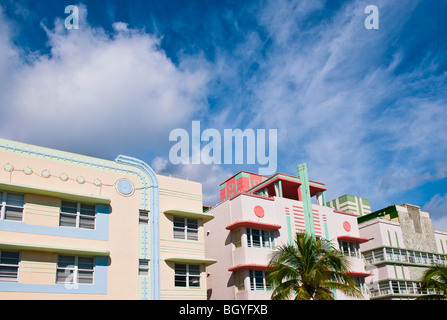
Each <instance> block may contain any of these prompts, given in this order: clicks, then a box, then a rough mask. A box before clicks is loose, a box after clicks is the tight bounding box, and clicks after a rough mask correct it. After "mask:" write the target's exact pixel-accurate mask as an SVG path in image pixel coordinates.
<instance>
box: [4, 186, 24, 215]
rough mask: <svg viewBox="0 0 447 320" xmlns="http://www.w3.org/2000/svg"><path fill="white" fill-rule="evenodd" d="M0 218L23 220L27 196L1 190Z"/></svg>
mask: <svg viewBox="0 0 447 320" xmlns="http://www.w3.org/2000/svg"><path fill="white" fill-rule="evenodd" d="M0 201H1V203H0V218H1V219H4V220H11V221H22V218H23V207H24V204H25V196H24V195H23V194H16V193H9V192H0Z"/></svg>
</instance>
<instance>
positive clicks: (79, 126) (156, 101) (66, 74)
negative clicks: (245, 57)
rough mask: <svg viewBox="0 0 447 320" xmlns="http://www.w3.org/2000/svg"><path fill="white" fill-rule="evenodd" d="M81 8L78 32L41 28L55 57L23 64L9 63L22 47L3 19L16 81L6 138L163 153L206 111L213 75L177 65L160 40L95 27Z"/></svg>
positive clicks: (0, 41)
mask: <svg viewBox="0 0 447 320" xmlns="http://www.w3.org/2000/svg"><path fill="white" fill-rule="evenodd" d="M80 11H81V13H82V15H81V18H80V28H79V30H66V29H65V28H64V24H63V21H61V20H56V21H55V25H54V28H53V29H49V28H48V27H46V26H43V27H44V28H45V30H46V32H47V35H48V45H49V46H50V47H51V54H49V55H36V56H35V57H34V59H33V60H32V61H31V63H30V64H25V63H24V61H21V64H20V65H18V64H17V63H15V64H11V63H10V62H11V60H13V59H16V56H17V55H18V52H19V49H17V48H15V47H14V46H13V45H12V43H11V41H10V39H9V38H8V36H9V37H10V35H8V33H7V30H8V23H7V22H6V21H5V19H4V18H1V17H0V30H1V31H0V48H1V49H3V50H2V55H1V56H0V57H1V58H0V59H1V60H2V61H0V72H2V73H1V79H2V83H7V84H8V83H9V84H10V85H9V89H8V92H5V93H4V97H3V98H4V99H7V102H8V103H7V108H8V110H9V112H8V113H6V114H5V115H6V117H4V118H3V120H4V121H3V125H2V127H1V128H0V135H1V136H2V137H5V138H8V137H9V136H11V138H13V139H15V140H23V141H26V142H29V143H34V144H39V145H45V146H50V147H54V148H59V149H64V148H65V146H69V148H70V150H69V151H73V152H83V153H88V154H90V155H104V154H110V155H111V156H114V155H116V154H117V153H118V152H120V153H124V152H128V151H129V150H134V149H135V148H136V147H138V149H139V150H140V151H144V150H151V151H154V152H155V153H157V151H158V152H160V151H161V150H165V149H166V147H167V144H168V135H169V132H170V130H172V128H175V127H177V126H179V125H180V124H182V123H184V122H185V121H188V119H190V118H191V117H192V116H194V115H195V114H197V113H198V112H203V110H204V109H205V108H206V107H207V106H206V99H205V94H206V85H207V82H208V80H209V79H208V78H209V76H208V72H207V71H206V70H205V69H204V68H200V67H197V64H195V68H194V69H188V67H189V66H190V65H189V64H188V63H187V62H182V65H181V67H178V66H176V65H174V64H173V62H172V61H171V60H170V59H169V58H168V57H167V56H166V54H165V53H164V52H163V51H162V50H161V49H160V46H159V44H160V40H159V39H158V38H156V37H154V36H152V35H150V34H147V33H144V32H143V31H141V30H134V29H130V28H129V27H128V26H127V24H125V23H120V22H117V23H115V24H114V28H115V33H113V34H107V33H106V32H105V31H104V30H103V29H101V28H93V27H91V26H89V25H88V24H87V23H86V21H87V20H86V14H87V12H86V9H85V7H82V8H81V10H80ZM4 53H7V54H4ZM5 59H6V61H4V60H5ZM11 65H13V66H15V67H14V68H13V69H12V70H8V69H5V68H7V67H8V66H11ZM131 147H133V148H134V149H132V148H131ZM118 150H119V151H118Z"/></svg>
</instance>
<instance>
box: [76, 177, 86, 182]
mask: <svg viewBox="0 0 447 320" xmlns="http://www.w3.org/2000/svg"><path fill="white" fill-rule="evenodd" d="M76 181H77V182H78V183H79V184H83V183H84V182H85V179H84V177H83V176H79V177H77V178H76Z"/></svg>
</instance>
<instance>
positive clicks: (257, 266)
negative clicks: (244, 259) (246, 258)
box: [228, 263, 268, 272]
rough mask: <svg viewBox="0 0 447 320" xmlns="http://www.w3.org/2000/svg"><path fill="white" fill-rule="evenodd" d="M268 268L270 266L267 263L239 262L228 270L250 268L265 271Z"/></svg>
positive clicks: (234, 270)
mask: <svg viewBox="0 0 447 320" xmlns="http://www.w3.org/2000/svg"><path fill="white" fill-rule="evenodd" d="M267 268H268V266H267V265H263V264H254V263H247V264H239V265H237V266H234V267H231V268H229V269H228V271H232V272H236V271H239V270H244V269H250V270H255V271H264V270H266V269H267Z"/></svg>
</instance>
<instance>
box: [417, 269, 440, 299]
mask: <svg viewBox="0 0 447 320" xmlns="http://www.w3.org/2000/svg"><path fill="white" fill-rule="evenodd" d="M424 291H428V292H433V293H429V294H427V295H423V296H421V297H419V298H418V300H445V299H447V267H446V266H444V265H433V266H431V267H430V268H428V269H427V270H425V272H424V274H423V276H422V280H421V287H420V288H419V292H420V293H422V292H424Z"/></svg>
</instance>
